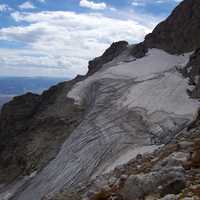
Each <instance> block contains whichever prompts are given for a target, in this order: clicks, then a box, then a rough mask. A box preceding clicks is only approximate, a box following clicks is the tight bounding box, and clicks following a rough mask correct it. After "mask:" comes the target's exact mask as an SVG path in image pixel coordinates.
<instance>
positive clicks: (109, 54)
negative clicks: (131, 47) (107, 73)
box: [87, 41, 128, 75]
mask: <svg viewBox="0 0 200 200" xmlns="http://www.w3.org/2000/svg"><path fill="white" fill-rule="evenodd" d="M127 47H128V42H126V41H119V42H114V43H113V44H112V45H111V46H110V47H109V48H108V49H107V50H106V51H105V52H104V53H103V55H102V56H100V57H97V58H95V59H94V60H92V61H90V62H89V66H88V68H89V71H88V74H87V75H92V74H93V73H95V72H96V71H98V70H99V69H100V68H101V67H102V66H103V65H104V64H105V63H108V62H110V61H112V60H113V58H115V57H117V56H118V55H119V54H121V53H122V52H123V51H124V50H126V49H127Z"/></svg>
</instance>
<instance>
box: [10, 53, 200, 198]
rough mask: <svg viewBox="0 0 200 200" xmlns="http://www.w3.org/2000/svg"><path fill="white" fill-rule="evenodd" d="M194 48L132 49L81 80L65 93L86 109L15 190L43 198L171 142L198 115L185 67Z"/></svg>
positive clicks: (23, 195)
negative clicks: (51, 155)
mask: <svg viewBox="0 0 200 200" xmlns="http://www.w3.org/2000/svg"><path fill="white" fill-rule="evenodd" d="M190 55H191V53H187V54H182V55H170V54H168V53H166V52H165V51H163V50H159V49H149V51H148V53H147V54H146V55H145V56H144V57H143V58H140V59H136V58H133V57H130V56H129V55H128V52H124V53H123V54H121V55H119V56H118V57H117V58H115V59H114V60H113V61H111V62H109V63H107V64H105V65H103V67H102V68H101V69H100V70H99V71H98V72H96V73H95V74H93V75H92V76H89V77H87V78H86V79H85V80H83V81H80V82H78V83H77V84H75V86H74V87H73V88H72V90H71V91H70V92H69V93H68V94H66V96H67V97H68V98H72V99H74V101H75V103H76V104H79V105H84V106H85V107H86V108H87V113H86V115H85V117H84V119H83V121H82V123H81V124H80V125H79V126H78V127H77V128H76V129H75V130H74V131H73V133H72V134H71V135H70V137H69V138H68V139H67V140H66V141H65V142H64V144H63V146H62V148H61V150H60V152H59V154H58V155H57V157H56V158H55V159H54V160H52V161H51V162H50V163H49V164H48V165H47V166H46V167H45V168H44V169H43V170H42V171H41V172H38V174H36V175H35V176H34V177H33V178H31V179H29V180H28V181H27V182H26V183H25V184H24V185H23V186H22V187H21V188H20V190H19V191H18V192H17V193H16V194H14V197H13V198H12V199H14V200H28V199H31V200H41V199H42V197H43V196H44V195H47V196H50V197H51V196H53V195H54V194H55V193H56V192H58V191H59V190H61V189H62V188H63V187H65V188H73V187H75V186H76V185H77V184H79V183H82V182H85V181H87V180H89V179H90V178H91V177H92V178H95V176H98V175H100V174H102V173H104V172H107V171H109V170H111V169H113V168H114V167H115V166H116V165H117V164H120V163H123V162H126V161H128V159H131V158H132V157H134V156H135V155H137V153H143V152H144V149H146V150H147V151H149V150H151V149H152V150H153V149H156V146H159V145H161V144H164V143H167V142H169V141H170V140H171V139H172V138H173V137H174V136H175V135H176V134H177V133H178V132H179V131H180V130H181V129H183V128H184V127H185V126H186V125H187V124H188V123H190V122H191V121H192V120H193V118H194V117H195V115H196V113H197V111H198V108H199V102H198V101H197V100H195V99H191V98H190V97H189V96H188V94H187V90H190V89H192V88H191V86H190V85H189V81H188V79H187V78H185V77H183V75H182V74H181V73H180V69H181V68H183V67H184V66H185V65H186V64H187V62H188V60H189V57H190Z"/></svg>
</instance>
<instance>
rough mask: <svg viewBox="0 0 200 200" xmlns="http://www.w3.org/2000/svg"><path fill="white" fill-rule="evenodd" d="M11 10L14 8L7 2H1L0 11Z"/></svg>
mask: <svg viewBox="0 0 200 200" xmlns="http://www.w3.org/2000/svg"><path fill="white" fill-rule="evenodd" d="M11 10H12V8H10V7H9V6H8V5H7V4H0V12H6V11H11Z"/></svg>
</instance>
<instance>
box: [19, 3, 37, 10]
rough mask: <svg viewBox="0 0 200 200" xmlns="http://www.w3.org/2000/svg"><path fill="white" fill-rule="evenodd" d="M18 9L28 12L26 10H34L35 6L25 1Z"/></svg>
mask: <svg viewBox="0 0 200 200" xmlns="http://www.w3.org/2000/svg"><path fill="white" fill-rule="evenodd" d="M19 8H20V9H22V10H28V9H35V6H34V5H33V4H32V3H31V2H29V1H26V2H24V3H22V4H20V5H19Z"/></svg>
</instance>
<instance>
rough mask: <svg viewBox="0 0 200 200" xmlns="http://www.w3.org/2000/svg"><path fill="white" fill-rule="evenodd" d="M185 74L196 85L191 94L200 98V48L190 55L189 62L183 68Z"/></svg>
mask: <svg viewBox="0 0 200 200" xmlns="http://www.w3.org/2000/svg"><path fill="white" fill-rule="evenodd" d="M183 74H184V76H186V77H188V78H189V79H190V83H191V85H193V86H194V89H193V90H192V91H189V94H190V96H191V97H193V98H200V49H197V50H196V51H195V52H194V53H193V54H192V55H191V57H190V60H189V63H188V64H187V66H186V67H185V68H184V70H183Z"/></svg>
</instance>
